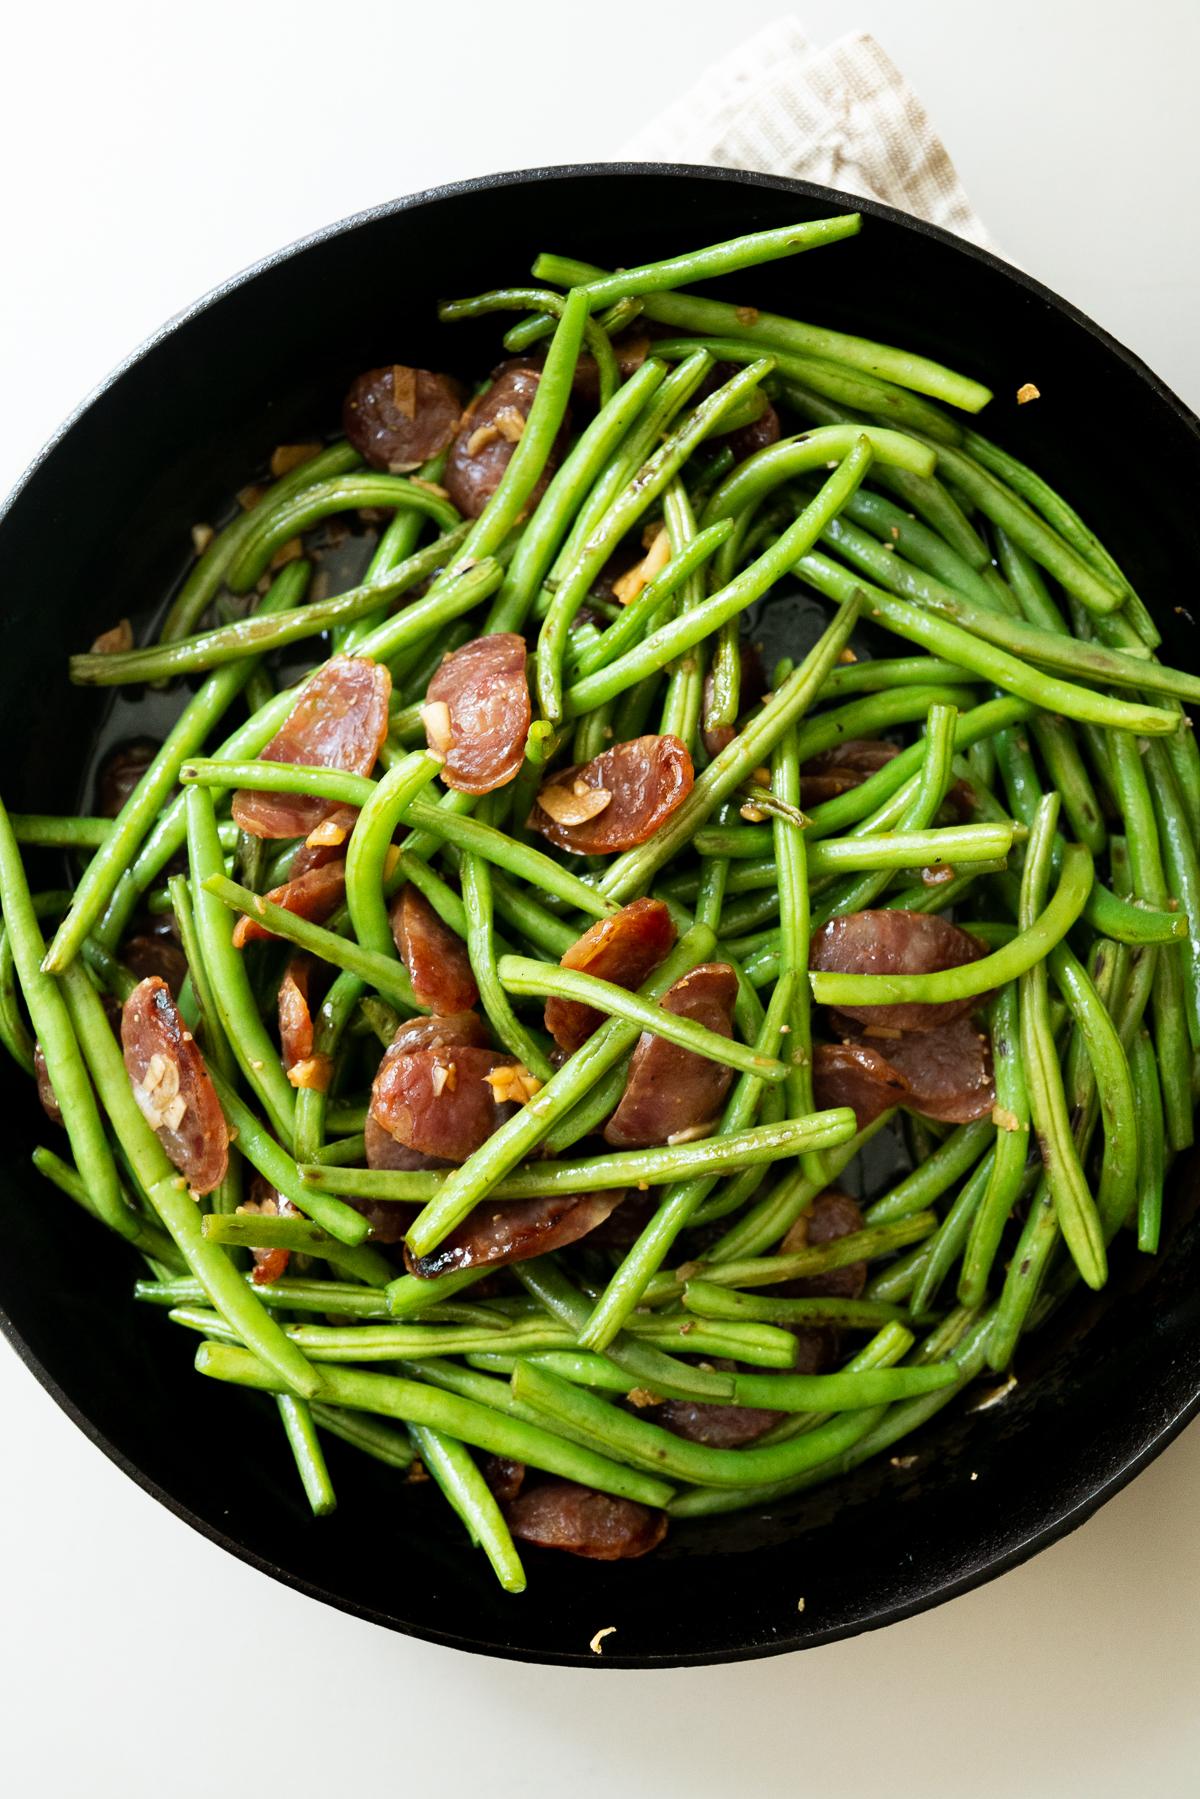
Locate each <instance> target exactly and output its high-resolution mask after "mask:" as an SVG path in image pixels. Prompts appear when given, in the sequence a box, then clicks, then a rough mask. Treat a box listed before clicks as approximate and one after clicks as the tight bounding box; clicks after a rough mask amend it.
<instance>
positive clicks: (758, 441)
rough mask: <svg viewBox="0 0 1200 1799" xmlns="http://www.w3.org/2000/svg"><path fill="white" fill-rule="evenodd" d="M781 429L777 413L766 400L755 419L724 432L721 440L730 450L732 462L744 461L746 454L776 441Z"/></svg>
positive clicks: (764, 447) (751, 453)
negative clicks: (734, 429)
mask: <svg viewBox="0 0 1200 1799" xmlns="http://www.w3.org/2000/svg"><path fill="white" fill-rule="evenodd" d="M781 429H782V427H781V426H780V423H779V414H778V413H777V412H776V410H775V408H774V407H773V406H772V405H771V404H770V403H769V402H768V404H767V405H766V406H764V407H763V410H762V411H761V412H760V413H759V415H758V417H757V418H756V419H753V420H751V422H750V424H748V425H739V426H738V428H737V430H736V431H729V432H726V434H725V435H724V436H723V437H722V439H721V442H722V444H724V445H726V446H727V447H728V448H729V449H730V450H731V451H732V453H733V460H734V462H745V460H746V458H747V457H748V456H753V455H755V454H756V453H757V452H758V451H759V450H765V449H768V448H769V447H770V445H771V444H774V443H778V442H779V437H780V432H781Z"/></svg>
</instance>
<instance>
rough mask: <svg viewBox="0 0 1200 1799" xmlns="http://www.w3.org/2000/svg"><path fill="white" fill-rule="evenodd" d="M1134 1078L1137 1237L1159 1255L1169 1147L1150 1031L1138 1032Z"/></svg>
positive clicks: (1132, 1068)
mask: <svg viewBox="0 0 1200 1799" xmlns="http://www.w3.org/2000/svg"><path fill="white" fill-rule="evenodd" d="M1129 1064H1130V1072H1131V1073H1132V1075H1133V1089H1134V1098H1135V1103H1136V1106H1137V1124H1138V1171H1137V1233H1138V1248H1139V1249H1140V1250H1143V1251H1144V1252H1145V1254H1147V1255H1157V1254H1158V1243H1159V1233H1160V1231H1161V1229H1162V1202H1163V1182H1164V1180H1165V1178H1166V1144H1165V1141H1164V1137H1163V1123H1162V1120H1163V1108H1162V1089H1161V1087H1160V1086H1159V1080H1158V1061H1157V1058H1156V1056H1155V1054H1154V1046H1153V1044H1152V1043H1151V1041H1150V1035H1149V1032H1147V1031H1138V1032H1137V1034H1136V1035H1135V1037H1134V1039H1133V1043H1132V1045H1131V1048H1130V1055H1129Z"/></svg>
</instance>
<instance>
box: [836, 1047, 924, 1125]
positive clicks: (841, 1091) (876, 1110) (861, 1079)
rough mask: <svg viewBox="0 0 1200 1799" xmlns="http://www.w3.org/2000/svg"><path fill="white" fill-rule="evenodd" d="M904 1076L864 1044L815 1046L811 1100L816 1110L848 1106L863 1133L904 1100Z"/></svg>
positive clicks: (907, 1087) (907, 1086) (905, 1097)
mask: <svg viewBox="0 0 1200 1799" xmlns="http://www.w3.org/2000/svg"><path fill="white" fill-rule="evenodd" d="M909 1092H910V1088H909V1085H908V1082H907V1081H906V1080H905V1078H904V1076H903V1075H902V1074H901V1073H900V1071H899V1070H898V1069H896V1068H893V1067H892V1065H891V1063H890V1062H889V1061H888V1059H887V1057H886V1056H884V1055H881V1054H880V1052H879V1050H877V1049H872V1048H871V1046H870V1045H869V1044H867V1043H818V1044H817V1046H816V1048H815V1049H814V1050H813V1099H814V1102H815V1104H816V1105H817V1107H818V1108H819V1109H821V1110H824V1108H825V1107H827V1106H849V1107H850V1108H851V1110H852V1111H853V1113H854V1117H855V1121H856V1123H857V1125H858V1128H859V1130H860V1131H865V1130H866V1128H867V1126H868V1125H869V1124H873V1123H874V1122H875V1120H876V1119H877V1118H879V1117H880V1116H881V1115H882V1114H883V1113H884V1112H887V1111H889V1110H890V1109H891V1107H892V1106H901V1105H903V1104H904V1103H905V1102H906V1100H907V1099H908V1096H909Z"/></svg>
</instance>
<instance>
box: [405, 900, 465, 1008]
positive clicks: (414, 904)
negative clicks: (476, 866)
mask: <svg viewBox="0 0 1200 1799" xmlns="http://www.w3.org/2000/svg"><path fill="white" fill-rule="evenodd" d="M388 916H389V918H390V919H391V922H392V937H393V939H394V941H395V945H396V950H397V953H398V954H399V957H400V960H401V961H402V962H403V963H404V966H405V968H407V970H408V973H409V978H410V979H411V981H412V984H413V992H414V993H415V994H416V996H417V998H418V1000H419V1001H420V1002H421V1004H422V1005H423V1006H428V1007H429V1009H430V1011H431V1012H434V1013H456V1012H469V1011H470V1009H471V1007H472V1006H473V1005H474V1004H475V1001H476V1000H477V999H478V998H479V988H478V987H477V986H476V984H475V976H474V975H473V974H472V973H471V958H470V956H469V955H468V954H467V946H466V944H465V943H464V942H463V940H462V938H461V937H460V936H459V935H458V933H457V931H452V930H451V929H450V926H449V925H448V924H446V923H444V922H443V920H442V919H440V918H439V917H438V915H437V913H436V912H435V911H434V909H433V907H432V906H431V905H430V903H429V901H428V900H427V899H426V898H425V895H424V894H423V893H422V892H421V891H420V889H419V888H417V887H414V886H413V885H412V883H411V882H408V883H407V884H406V885H405V886H403V887H402V888H401V889H400V891H399V893H398V894H397V895H396V897H395V899H394V900H393V901H392V903H391V906H390V907H389V909H388Z"/></svg>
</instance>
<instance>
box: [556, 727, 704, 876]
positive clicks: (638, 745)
mask: <svg viewBox="0 0 1200 1799" xmlns="http://www.w3.org/2000/svg"><path fill="white" fill-rule="evenodd" d="M694 779H695V775H694V772H693V769H692V758H691V757H690V755H689V754H688V751H687V746H686V744H683V743H681V742H680V740H679V738H678V737H672V736H670V735H668V736H666V737H633V738H630V740H629V741H628V742H627V743H615V744H614V745H613V747H612V748H611V749H610V750H601V752H600V754H599V755H598V756H593V758H592V760H591V761H590V762H580V763H576V764H575V766H574V767H572V768H564V769H562V770H561V772H560V773H558V774H556V775H551V777H550V779H549V780H548V781H547V782H546V783H545V784H544V786H543V787H542V790H541V792H540V793H539V794H538V797H537V800H536V802H535V804H534V807H533V810H532V811H531V812H530V814H529V828H530V830H531V831H540V832H541V834H542V836H543V837H546V838H548V839H549V841H550V842H551V843H553V844H557V846H558V848H559V849H563V850H570V851H571V853H572V854H573V855H576V856H603V855H606V854H607V853H608V852H609V851H610V850H630V849H633V848H634V846H635V845H636V844H639V843H645V841H646V839H647V838H648V837H653V835H654V833H655V832H656V831H657V830H658V829H659V827H660V826H661V825H664V824H665V823H666V821H667V819H668V818H670V816H671V814H672V812H674V811H675V809H676V807H677V806H681V805H682V804H683V802H684V800H685V799H686V798H687V796H688V794H689V793H690V792H691V791H692V784H693V781H694Z"/></svg>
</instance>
